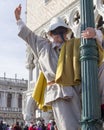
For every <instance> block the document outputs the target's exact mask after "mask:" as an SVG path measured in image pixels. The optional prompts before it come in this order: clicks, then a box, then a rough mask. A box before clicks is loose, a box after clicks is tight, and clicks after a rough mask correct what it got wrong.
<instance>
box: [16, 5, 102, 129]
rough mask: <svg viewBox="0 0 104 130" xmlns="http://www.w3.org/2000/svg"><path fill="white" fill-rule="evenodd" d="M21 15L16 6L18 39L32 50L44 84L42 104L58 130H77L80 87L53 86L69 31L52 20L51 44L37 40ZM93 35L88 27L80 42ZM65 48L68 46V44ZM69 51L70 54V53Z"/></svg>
mask: <svg viewBox="0 0 104 130" xmlns="http://www.w3.org/2000/svg"><path fill="white" fill-rule="evenodd" d="M20 14H21V6H20V5H19V6H18V7H17V8H16V9H15V17H16V20H17V25H18V26H19V28H20V32H19V34H18V35H19V36H20V37H21V38H22V39H23V40H25V41H26V42H27V43H28V45H29V46H30V47H31V48H32V50H33V52H34V55H35V57H37V59H38V63H39V65H40V69H41V71H42V72H43V74H44V76H45V78H46V80H47V87H46V88H45V97H44V98H45V99H44V100H45V104H48V105H51V106H52V110H53V114H54V118H55V122H56V124H57V128H58V130H78V129H79V128H80V122H79V121H80V119H81V100H80V93H81V85H80V84H75V85H74V84H73V83H72V84H73V85H67V84H64V85H62V84H58V83H57V82H55V77H56V71H57V66H58V65H57V64H58V59H59V53H60V49H62V46H63V45H64V42H67V41H68V40H67V34H68V32H69V27H68V26H67V25H66V24H65V23H64V21H63V20H62V19H60V18H53V19H52V21H51V22H50V25H49V29H48V34H49V35H50V36H51V38H52V39H53V41H52V42H51V41H49V40H47V39H44V38H42V37H40V36H37V35H36V34H35V33H34V32H32V31H31V30H30V29H29V28H28V27H26V25H25V24H24V23H23V21H22V20H21V18H20ZM96 32H97V31H95V29H93V28H91V27H89V28H87V29H86V30H84V31H83V32H82V33H81V36H82V37H83V38H95V36H96ZM100 33H101V32H100ZM97 37H98V38H97V39H98V40H99V41H101V38H100V39H99V36H98V35H97ZM68 45H69V46H70V44H68ZM71 45H72V44H71ZM70 51H72V50H71V49H70ZM70 56H71V54H70ZM66 58H67V57H66ZM70 60H71V58H70ZM69 62H71V61H69ZM69 64H70V63H69ZM59 65H60V64H59ZM63 65H64V62H63ZM65 65H66V64H65ZM66 67H67V65H66ZM69 68H70V67H68V68H67V70H66V72H67V71H68V69H69ZM59 72H60V71H59ZM58 74H59V73H58ZM71 77H72V74H71V75H70V78H71ZM64 79H65V80H66V79H67V76H66V77H64ZM69 80H70V79H69Z"/></svg>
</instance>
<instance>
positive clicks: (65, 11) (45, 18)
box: [23, 0, 104, 121]
mask: <svg viewBox="0 0 104 130" xmlns="http://www.w3.org/2000/svg"><path fill="white" fill-rule="evenodd" d="M93 1H94V15H95V26H96V27H97V28H98V27H99V25H101V24H102V23H104V0H93ZM57 16H58V17H61V18H63V19H64V21H65V22H66V23H67V24H68V26H69V27H70V29H71V30H72V32H71V33H70V34H68V38H69V39H70V36H71V35H72V34H73V36H74V37H80V25H81V21H80V1H79V0H27V11H26V24H27V26H28V27H29V28H30V29H31V30H32V31H34V32H35V33H36V34H37V35H40V36H42V37H44V38H49V37H48V35H47V29H48V25H49V22H50V20H51V19H52V18H53V17H57ZM102 27H104V25H102V26H101V28H102ZM30 55H31V56H32V58H31V62H30V60H28V59H29V56H30ZM26 67H27V69H28V70H29V84H28V91H27V92H25V93H24V102H25V103H24V108H23V113H24V119H25V120H27V121H30V120H35V119H36V110H38V109H37V106H36V104H35V102H34V101H33V99H32V97H31V95H32V92H33V88H34V85H35V83H36V80H37V77H38V74H39V70H38V64H37V62H36V58H35V57H34V55H33V53H32V50H31V49H30V48H29V47H28V46H27V64H26ZM33 75H34V76H33ZM38 111H39V110H38ZM40 115H41V116H42V117H45V118H47V120H48V119H50V116H49V114H48V115H47V114H46V113H45V114H44V113H41V114H40Z"/></svg>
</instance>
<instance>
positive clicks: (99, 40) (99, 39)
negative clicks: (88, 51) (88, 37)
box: [95, 29, 103, 46]
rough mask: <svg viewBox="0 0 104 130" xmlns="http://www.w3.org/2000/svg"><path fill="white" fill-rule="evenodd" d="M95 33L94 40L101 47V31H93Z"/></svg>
mask: <svg viewBox="0 0 104 130" xmlns="http://www.w3.org/2000/svg"><path fill="white" fill-rule="evenodd" d="M95 31H96V36H95V38H96V40H97V41H98V43H99V44H100V45H101V46H102V42H103V34H102V32H101V30H97V29H95Z"/></svg>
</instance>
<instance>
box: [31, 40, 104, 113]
mask: <svg viewBox="0 0 104 130" xmlns="http://www.w3.org/2000/svg"><path fill="white" fill-rule="evenodd" d="M79 47H80V39H71V40H69V41H67V42H66V43H64V44H63V46H62V49H61V51H60V55H59V60H58V65H57V70H56V77H55V82H56V83H58V84H62V85H64V86H72V85H73V86H74V85H79V84H80V82H81V76H80V62H79V58H80V49H79ZM98 52H99V62H98V65H101V63H102V62H103V59H104V50H103V48H102V47H101V46H100V45H99V44H98ZM46 86H47V82H46V79H45V77H44V74H43V73H42V72H41V73H40V75H39V78H38V80H37V83H36V85H35V87H34V91H33V94H32V97H33V99H34V100H35V101H36V103H37V105H38V108H39V109H41V110H43V111H47V110H50V109H51V106H47V105H45V104H44V91H45V88H46Z"/></svg>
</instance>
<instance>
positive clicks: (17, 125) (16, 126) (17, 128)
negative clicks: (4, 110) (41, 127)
mask: <svg viewBox="0 0 104 130" xmlns="http://www.w3.org/2000/svg"><path fill="white" fill-rule="evenodd" d="M13 130H22V128H21V127H20V125H19V122H18V121H17V122H16V124H15V125H14V127H13Z"/></svg>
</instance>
